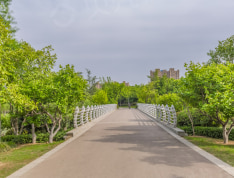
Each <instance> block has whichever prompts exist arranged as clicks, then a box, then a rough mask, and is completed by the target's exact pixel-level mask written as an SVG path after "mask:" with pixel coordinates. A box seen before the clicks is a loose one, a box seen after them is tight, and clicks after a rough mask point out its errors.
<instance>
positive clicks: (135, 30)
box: [11, 0, 234, 85]
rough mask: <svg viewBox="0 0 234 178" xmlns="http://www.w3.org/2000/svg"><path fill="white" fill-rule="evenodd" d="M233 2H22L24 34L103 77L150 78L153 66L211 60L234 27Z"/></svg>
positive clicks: (18, 8) (18, 6) (16, 11)
mask: <svg viewBox="0 0 234 178" xmlns="http://www.w3.org/2000/svg"><path fill="white" fill-rule="evenodd" d="M233 9H234V1H233V0H223V1H220V0H190V1H188V0H79V1H76V0H50V1H48V0H47V1H46V0H40V1H32V0H20V1H16V0H15V1H14V0H13V2H12V5H11V10H12V11H13V16H14V17H15V20H16V21H17V27H18V28H19V31H18V32H17V34H16V37H17V38H18V39H19V40H21V39H23V40H25V41H27V42H29V43H30V44H31V45H32V46H33V47H35V48H36V49H40V48H42V47H44V46H47V45H52V46H53V48H54V49H55V52H56V54H57V56H58V60H57V64H56V66H57V67H58V65H59V64H62V65H66V64H73V65H74V66H75V68H76V70H77V71H79V72H83V73H84V75H85V69H86V68H87V69H90V70H91V72H92V74H93V75H96V76H97V77H107V76H110V77H111V78H112V80H114V81H118V82H122V81H127V82H130V84H131V85H134V84H141V83H147V82H148V81H149V80H148V78H147V75H149V72H150V70H154V69H155V68H161V69H169V68H175V69H179V70H180V73H181V75H184V73H185V69H184V63H185V62H187V63H188V62H189V61H191V60H192V61H194V62H205V61H207V60H208V59H209V57H208V56H207V54H206V53H207V52H208V51H209V50H210V49H214V48H215V47H216V46H217V44H218V41H219V40H224V39H226V38H228V37H230V36H231V35H233V31H234V23H233V17H234V11H233Z"/></svg>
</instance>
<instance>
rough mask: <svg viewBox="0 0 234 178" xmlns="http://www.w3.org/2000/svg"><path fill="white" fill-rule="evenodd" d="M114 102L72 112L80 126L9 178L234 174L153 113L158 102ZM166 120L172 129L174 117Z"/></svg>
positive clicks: (154, 177) (227, 176) (161, 177)
mask: <svg viewBox="0 0 234 178" xmlns="http://www.w3.org/2000/svg"><path fill="white" fill-rule="evenodd" d="M115 107H116V106H114V105H111V106H109V107H106V109H105V110H102V109H101V107H96V108H95V107H92V109H91V108H88V111H89V112H87V110H86V112H85V109H84V108H83V109H81V110H79V108H78V110H76V113H75V117H74V126H75V127H77V128H76V129H74V130H73V131H72V132H70V135H72V136H73V137H72V138H70V139H68V140H67V141H65V142H64V143H62V144H60V145H59V146H58V147H56V148H55V149H54V150H52V151H50V152H48V153H47V154H45V155H43V156H42V157H40V158H38V159H37V160H35V161H33V162H32V163H30V164H29V165H26V166H25V167H24V168H22V169H20V170H19V171H17V172H15V173H14V174H12V175H11V176H9V178H13V177H22V178H74V177H79V178H157V177H159V178H173V177H174V178H179V177H180V178H182V177H194V178H195V177H199V178H203V177H205V178H207V177H220V178H222V177H225V178H230V177H232V176H234V171H233V168H232V167H230V166H229V165H227V164H226V163H224V162H222V161H220V160H218V159H217V158H215V157H213V156H212V155H209V154H208V153H206V152H204V151H203V150H201V149H199V148H198V147H196V146H194V145H193V144H191V143H189V142H188V141H186V140H185V139H183V138H182V137H181V136H178V133H177V132H173V129H169V127H167V126H166V125H165V124H163V123H161V122H160V121H159V120H157V118H156V119H155V118H154V117H152V116H150V113H151V114H155V113H156V114H157V113H160V112H157V109H159V107H158V106H156V107H152V105H150V106H147V107H146V105H142V106H140V108H141V110H137V109H122V108H121V109H118V110H116V109H115ZM150 108H151V109H150ZM154 108H155V110H154ZM82 110H83V111H82ZM172 110H173V108H172V109H171V111H172ZM80 111H82V112H80ZM153 111H154V112H153ZM87 113H88V114H87ZM145 113H146V114H145ZM158 115H160V114H158ZM163 115H165V114H162V116H163ZM171 116H173V113H171ZM79 118H82V120H81V119H79ZM162 118H164V119H165V117H162ZM166 119H167V118H166ZM90 121H92V122H90ZM162 121H163V120H162ZM165 121H166V123H169V125H172V126H171V128H174V126H173V123H174V120H173V119H170V120H168V119H167V120H165ZM85 123H86V124H85Z"/></svg>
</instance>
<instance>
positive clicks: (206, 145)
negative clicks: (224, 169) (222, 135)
mask: <svg viewBox="0 0 234 178" xmlns="http://www.w3.org/2000/svg"><path fill="white" fill-rule="evenodd" d="M185 139H187V140H189V141H190V142H192V143H193V144H195V145H197V146H199V147H200V148H202V149H203V150H205V151H207V152H209V153H211V154H212V155H214V156H216V157H217V158H219V159H221V160H222V161H224V162H226V163H228V164H230V165H231V166H234V141H229V144H228V145H225V144H223V140H222V139H214V138H207V137H192V136H189V137H185Z"/></svg>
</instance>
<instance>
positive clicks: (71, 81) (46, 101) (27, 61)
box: [0, 0, 125, 143]
mask: <svg viewBox="0 0 234 178" xmlns="http://www.w3.org/2000/svg"><path fill="white" fill-rule="evenodd" d="M10 2H11V1H10V0H1V1H0V8H1V11H0V111H1V113H2V114H0V116H1V117H0V133H1V134H0V138H1V135H22V134H32V143H35V142H36V135H37V134H39V133H46V132H47V133H49V139H48V140H49V142H50V143H51V142H53V138H54V136H55V135H56V134H57V133H58V132H59V131H60V130H67V129H71V128H72V119H73V116H72V115H73V112H74V109H75V107H76V106H82V105H85V106H87V105H97V104H107V103H117V102H118V98H119V96H120V90H121V88H124V86H125V85H123V84H119V83H117V82H113V81H111V80H110V78H108V79H102V80H101V81H100V84H101V85H102V88H103V89H102V90H98V89H97V88H96V85H97V78H96V77H93V76H91V72H90V71H89V70H87V79H85V77H84V76H83V75H82V73H80V72H77V71H75V69H74V66H73V65H66V66H59V71H53V68H54V66H55V63H56V59H57V57H56V54H54V53H53V48H52V47H51V46H46V47H44V48H43V49H41V50H36V49H34V48H33V47H32V46H31V45H30V44H29V43H27V42H26V41H18V40H17V39H16V38H15V37H14V34H15V32H16V27H14V24H15V22H14V18H13V17H12V16H11V14H10V11H9V5H10ZM1 128H2V129H1Z"/></svg>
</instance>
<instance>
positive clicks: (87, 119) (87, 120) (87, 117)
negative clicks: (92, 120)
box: [85, 106, 90, 123]
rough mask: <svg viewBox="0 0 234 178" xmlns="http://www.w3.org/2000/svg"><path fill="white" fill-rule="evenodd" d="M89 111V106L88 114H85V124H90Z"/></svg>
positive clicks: (88, 108)
mask: <svg viewBox="0 0 234 178" xmlns="http://www.w3.org/2000/svg"><path fill="white" fill-rule="evenodd" d="M89 111H90V107H89V106H87V108H86V114H85V122H86V123H87V122H89Z"/></svg>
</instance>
